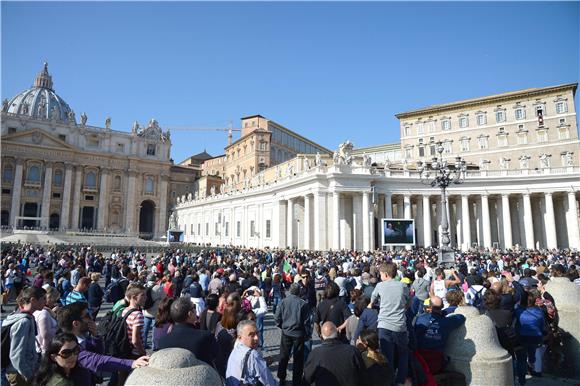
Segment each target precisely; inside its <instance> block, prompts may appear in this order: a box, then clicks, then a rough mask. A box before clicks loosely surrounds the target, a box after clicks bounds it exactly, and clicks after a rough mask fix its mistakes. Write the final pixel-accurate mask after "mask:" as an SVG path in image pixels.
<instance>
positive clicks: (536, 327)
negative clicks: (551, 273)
mask: <svg viewBox="0 0 580 386" xmlns="http://www.w3.org/2000/svg"><path fill="white" fill-rule="evenodd" d="M536 286H537V283H536ZM540 296H541V295H540V293H539V292H538V290H535V289H532V290H530V291H529V292H528V293H527V296H526V297H525V303H523V302H524V300H522V303H523V304H522V307H519V308H516V310H515V315H514V317H515V320H516V331H517V334H518V339H519V340H518V343H519V344H520V345H521V346H522V347H521V349H518V350H516V372H517V379H518V382H519V384H520V386H523V385H525V384H526V373H527V366H528V363H529V364H530V365H531V366H532V367H533V366H534V364H535V362H536V349H537V348H538V347H540V346H541V345H542V342H543V339H544V335H546V334H547V332H548V331H547V324H546V320H545V317H544V312H543V311H542V309H541V308H540V307H538V306H537V305H536V301H537V300H538V299H539V298H540Z"/></svg>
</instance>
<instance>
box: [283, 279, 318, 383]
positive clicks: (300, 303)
mask: <svg viewBox="0 0 580 386" xmlns="http://www.w3.org/2000/svg"><path fill="white" fill-rule="evenodd" d="M289 292H290V294H289V295H288V296H287V297H286V298H285V299H284V300H282V302H281V303H280V304H279V305H278V308H277V309H276V316H275V320H276V325H277V326H278V327H280V328H281V329H282V336H281V338H280V361H279V363H278V378H279V379H280V385H283V384H284V382H285V381H286V368H287V366H288V360H289V359H290V351H291V350H292V349H293V350H294V367H293V369H292V380H293V383H294V385H295V386H296V385H300V381H301V379H302V370H303V368H304V338H305V334H306V323H307V322H308V317H309V315H310V308H309V307H308V303H306V302H305V301H304V300H302V299H300V298H299V297H298V296H299V295H300V286H299V285H298V284H297V283H293V284H292V285H291V286H290V290H289Z"/></svg>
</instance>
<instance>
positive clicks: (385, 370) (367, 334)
mask: <svg viewBox="0 0 580 386" xmlns="http://www.w3.org/2000/svg"><path fill="white" fill-rule="evenodd" d="M365 307H366V306H365ZM356 346H357V348H358V349H359V350H361V351H362V354H361V355H362V359H363V362H364V364H365V368H366V371H365V375H364V384H365V385H373V386H392V385H393V369H392V367H391V366H390V364H389V363H388V362H387V358H385V356H384V355H383V354H382V353H381V349H380V346H379V335H378V334H377V331H376V330H366V329H365V330H362V331H361V332H360V334H359V336H358V338H357V341H356Z"/></svg>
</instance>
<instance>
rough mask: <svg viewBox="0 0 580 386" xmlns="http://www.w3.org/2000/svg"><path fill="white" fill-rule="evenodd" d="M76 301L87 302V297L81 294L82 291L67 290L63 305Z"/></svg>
mask: <svg viewBox="0 0 580 386" xmlns="http://www.w3.org/2000/svg"><path fill="white" fill-rule="evenodd" d="M76 302H83V303H88V301H87V298H86V297H85V295H83V294H82V292H79V291H71V292H69V294H68V295H67V297H66V299H65V305H69V304H73V303H76Z"/></svg>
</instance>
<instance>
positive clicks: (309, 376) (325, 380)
mask: <svg viewBox="0 0 580 386" xmlns="http://www.w3.org/2000/svg"><path fill="white" fill-rule="evenodd" d="M320 331H321V335H320V336H321V338H322V344H321V345H320V346H318V347H316V348H315V349H314V350H312V352H311V353H310V355H309V356H308V360H307V361H306V364H305V366H304V378H303V383H304V385H305V386H308V385H316V386H358V385H361V386H362V385H363V384H364V377H365V371H366V367H365V364H364V362H363V359H362V356H361V354H360V351H359V350H358V349H357V348H356V347H354V346H352V345H350V344H347V343H343V342H342V341H341V340H340V339H339V338H338V330H337V328H336V325H335V324H334V323H332V322H325V323H324V324H323V325H322V327H321V330H320Z"/></svg>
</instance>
